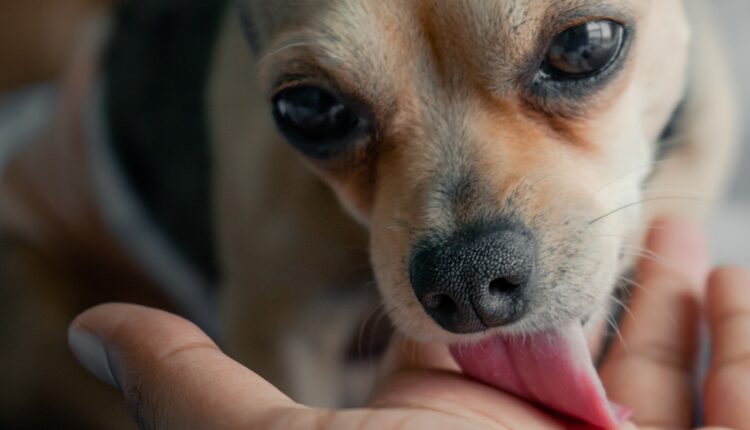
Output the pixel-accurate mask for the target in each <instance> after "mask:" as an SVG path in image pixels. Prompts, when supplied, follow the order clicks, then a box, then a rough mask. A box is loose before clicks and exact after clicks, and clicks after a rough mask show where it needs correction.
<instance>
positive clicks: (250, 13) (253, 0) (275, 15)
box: [237, 0, 290, 54]
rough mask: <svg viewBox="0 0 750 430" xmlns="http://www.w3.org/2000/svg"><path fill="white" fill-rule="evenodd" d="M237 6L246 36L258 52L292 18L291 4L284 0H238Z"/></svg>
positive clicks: (252, 47) (253, 48)
mask: <svg viewBox="0 0 750 430" xmlns="http://www.w3.org/2000/svg"><path fill="white" fill-rule="evenodd" d="M237 7H238V9H239V16H240V21H241V23H242V29H243V31H244V33H245V38H246V39H247V41H248V44H249V45H250V47H251V49H252V50H253V51H254V52H255V53H256V54H257V53H259V52H260V51H262V50H263V49H264V47H266V46H267V44H268V43H269V41H270V39H271V37H272V35H273V33H274V32H275V31H277V30H278V29H279V27H281V25H282V24H283V23H284V22H287V21H288V20H289V19H290V16H289V15H290V12H289V4H288V2H287V1H284V0H238V1H237Z"/></svg>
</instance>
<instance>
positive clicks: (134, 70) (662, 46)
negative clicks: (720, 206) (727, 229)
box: [0, 0, 735, 428]
mask: <svg viewBox="0 0 750 430" xmlns="http://www.w3.org/2000/svg"><path fill="white" fill-rule="evenodd" d="M161 3H165V4H167V6H164V7H163V10H162V11H160V13H155V12H154V11H153V10H152V11H150V12H149V13H145V12H144V10H148V9H149V6H143V5H139V6H134V5H133V4H132V3H131V4H127V3H126V4H125V5H123V6H121V7H120V9H121V10H120V11H118V12H117V13H116V14H115V18H114V20H113V22H112V23H111V25H110V30H109V31H107V32H103V35H102V36H100V37H99V38H98V40H99V41H100V42H99V43H98V44H93V45H94V46H89V47H88V48H86V49H83V50H82V52H83V53H82V54H81V55H79V56H80V57H81V58H80V60H78V61H77V62H75V64H74V66H72V67H71V70H73V71H72V72H71V74H70V76H71V77H70V78H69V79H68V80H67V81H66V84H65V86H66V87H72V88H74V89H75V90H74V91H68V93H67V95H65V94H64V95H63V99H64V100H65V101H64V103H63V105H64V107H65V109H64V112H67V113H66V114H65V116H63V117H62V118H61V120H60V121H58V124H57V126H58V127H62V128H63V129H64V130H67V131H64V132H63V133H62V134H63V135H65V136H66V137H63V138H61V137H59V136H58V137H57V138H55V139H52V138H49V139H46V140H45V139H42V141H41V142H38V143H36V144H34V145H31V146H30V148H29V149H28V150H25V151H22V152H19V155H18V156H17V157H16V160H14V161H13V162H12V163H11V164H10V165H9V167H8V169H7V171H6V172H5V173H4V182H3V184H4V188H3V190H4V193H3V197H2V198H3V199H4V201H5V202H6V203H7V204H6V205H5V206H4V207H5V208H8V209H4V210H3V211H4V215H3V218H2V219H3V226H4V230H3V231H4V232H5V233H6V234H5V237H7V238H9V239H6V240H5V242H4V248H3V249H4V252H3V258H4V262H8V261H16V260H12V259H13V258H16V257H18V255H21V257H19V258H21V260H20V261H21V262H24V263H23V264H21V263H18V264H4V265H3V272H2V273H3V274H4V276H5V278H6V279H9V281H7V282H6V285H4V286H3V289H4V290H9V291H15V290H16V289H25V290H26V291H27V292H26V293H24V294H22V295H21V294H19V293H13V294H16V295H13V294H10V295H11V296H13V297H16V296H17V299H16V300H10V301H9V302H8V303H11V304H12V305H15V306H17V307H19V308H23V309H27V311H24V312H18V315H17V318H19V320H20V321H22V320H24V319H26V322H27V323H28V324H32V325H33V324H37V325H38V324H39V323H38V322H32V321H30V320H29V318H30V315H38V314H35V313H34V312H48V311H47V310H46V309H60V307H61V306H62V305H61V304H60V303H64V307H65V309H66V311H64V312H62V311H61V312H60V313H59V315H58V314H55V315H49V316H48V314H45V315H44V316H43V318H42V319H44V320H45V321H47V320H49V323H48V324H47V325H48V326H49V329H48V330H44V333H42V334H43V336H39V337H37V338H35V340H34V342H33V343H34V345H33V346H28V347H25V346H24V347H19V346H18V345H21V344H23V345H26V344H29V342H30V341H28V340H26V341H24V342H21V341H19V340H18V339H17V338H16V337H14V336H10V335H9V336H6V337H4V338H3V339H5V338H7V339H8V340H7V341H5V345H4V346H5V347H8V348H11V347H14V348H17V350H19V351H25V352H27V353H29V354H31V353H37V354H38V353H39V351H41V350H44V348H45V347H46V346H48V345H53V346H55V347H57V348H58V349H54V348H52V347H49V348H48V349H49V350H54V351H56V353H59V355H60V356H63V355H64V354H65V352H64V350H62V348H63V347H64V342H62V341H61V340H60V339H55V340H50V338H51V337H52V334H55V333H56V334H60V333H61V331H60V330H57V329H56V327H62V328H63V329H62V330H63V331H62V333H64V327H65V324H66V323H67V321H68V318H72V316H73V315H75V312H76V311H78V310H80V309H81V308H82V307H83V306H84V305H88V304H91V303H96V302H98V301H101V300H109V299H111V298H112V297H115V298H122V297H126V298H128V299H131V300H136V301H139V302H141V303H148V304H153V303H156V304H158V305H161V306H164V307H167V308H169V309H173V310H175V311H179V312H182V313H183V314H184V315H186V316H188V317H190V318H192V319H193V320H195V321H196V322H198V323H199V324H201V325H202V326H203V327H205V328H206V329H207V330H209V331H210V332H211V333H212V334H214V335H216V336H217V337H220V338H221V339H222V341H223V344H224V345H225V346H226V348H227V350H228V351H229V352H230V353H231V354H232V355H234V356H236V357H238V358H239V359H240V360H241V361H242V362H243V363H245V364H247V365H248V366H249V367H250V368H252V369H253V370H255V371H257V372H259V373H260V374H261V375H263V376H264V377H266V378H268V379H269V380H270V381H271V382H273V383H275V384H277V385H279V386H280V387H281V388H282V389H284V390H285V391H287V392H288V393H290V394H291V395H292V396H293V397H294V398H295V399H297V400H300V401H306V402H311V403H314V404H327V405H332V404H340V403H341V402H342V395H343V396H347V397H349V398H351V391H356V390H355V388H356V387H352V386H349V387H348V393H345V394H342V387H346V386H347V383H349V385H353V382H352V381H353V378H352V377H351V374H350V373H347V372H348V370H347V369H348V367H347V366H346V359H345V357H346V355H347V351H349V350H350V348H351V339H352V338H354V339H355V340H356V338H357V336H358V333H359V331H360V328H361V325H362V322H363V320H365V319H368V318H367V317H368V315H369V313H372V312H378V311H379V310H380V309H381V308H380V307H379V306H380V304H381V303H382V310H383V312H384V313H387V315H388V316H389V317H390V320H391V321H392V322H393V325H394V327H395V329H396V330H397V331H399V332H401V333H402V334H404V335H406V336H409V337H412V338H415V339H418V340H422V341H429V342H438V343H445V344H450V345H456V344H461V345H471V344H474V343H476V342H482V341H484V340H486V339H488V338H492V337H494V336H515V335H533V334H534V333H540V332H549V331H550V330H557V331H556V333H557V334H559V336H561V337H563V338H565V337H570V336H586V338H587V339H588V341H589V343H592V344H596V343H597V342H596V340H597V338H599V337H601V336H602V334H601V333H602V330H601V328H602V326H603V324H604V323H605V322H606V321H607V320H608V318H610V313H611V312H614V311H613V309H614V307H613V306H612V303H613V299H612V298H613V296H614V294H616V293H617V290H618V287H619V286H621V285H622V284H623V283H627V282H628V273H629V271H630V270H631V269H632V267H633V264H634V261H635V259H636V258H637V257H638V255H639V252H640V248H639V246H640V244H641V241H642V238H643V236H644V232H645V231H646V229H647V226H648V225H649V223H650V221H651V220H653V219H654V218H656V217H659V216H663V215H666V214H669V213H680V214H682V215H689V216H693V217H696V218H701V217H703V216H704V215H705V212H706V209H707V207H706V206H707V205H706V204H704V203H700V202H697V200H700V201H703V200H712V199H715V198H716V197H717V196H718V195H719V194H720V192H721V191H720V190H721V186H722V183H723V181H724V178H725V177H726V173H727V170H728V166H729V164H730V160H731V154H732V147H733V144H734V141H735V132H734V130H735V129H734V122H733V119H734V118H733V112H734V111H733V102H732V97H731V89H730V85H729V84H728V82H729V79H728V76H727V71H726V69H725V66H724V60H723V58H722V55H721V50H720V49H719V48H720V44H718V43H717V42H716V40H715V38H714V32H713V31H712V29H711V26H710V23H709V22H708V20H707V19H706V18H705V10H703V5H702V2H700V1H698V0H659V1H649V0H607V1H593V0H559V1H557V0H556V1H551V0H461V1H439V0H408V1H403V0H392V1H391V0H388V1H383V0H377V1H375V0H325V1H322V0H303V1H288V0H274V1H269V0H241V1H239V2H238V4H232V5H228V6H226V7H225V5H224V4H223V3H222V2H206V3H212V4H211V5H207V4H206V5H202V6H198V4H200V2H198V3H196V4H191V5H190V6H187V5H178V6H175V5H171V4H169V2H161ZM151 7H152V8H153V7H154V6H151ZM191 8H192V9H193V10H192V12H191V10H190V9H191ZM139 20H140V21H139ZM143 22H146V23H147V24H143ZM149 31H150V32H149ZM89 45H91V44H89ZM187 45H189V46H187ZM178 46H179V47H178ZM71 112H72V113H71ZM61 124H62V125H61ZM65 124H68V125H70V124H73V125H70V126H69V127H67V128H65V127H64V125H65ZM51 140H53V141H55V142H57V143H56V144H50V143H49V141H51ZM61 141H62V142H61ZM49 147H53V148H54V151H52V153H54V154H57V156H51V155H45V154H49V153H50V151H49V150H47V151H46V152H45V150H44V148H49ZM61 154H63V155H62V156H61ZM45 157H46V158H45ZM53 159H54V160H60V161H59V162H60V163H63V164H65V166H67V167H54V168H47V169H45V168H42V167H40V166H48V167H49V166H52V165H54V164H55V163H54V162H53V161H50V160H53ZM34 160H47V163H46V164H45V163H42V162H36V161H34ZM207 160H208V161H207ZM81 166H84V167H81ZM102 166H109V167H106V168H105V167H102ZM66 172H67V173H66ZM113 172H114V173H113ZM68 174H69V175H70V176H68ZM50 175H57V176H60V178H59V179H53V180H52V183H50V182H49V181H48V182H44V181H45V179H44V178H49V177H50ZM62 177H66V178H68V181H67V182H57V181H63V178H62ZM123 182H130V183H131V185H127V184H125V185H123ZM44 184H48V185H44ZM123 190H124V191H123ZM123 195H124V197H123ZM29 196H33V198H31V197H29ZM113 196H114V197H113ZM118 196H119V197H118ZM113 200H114V201H113ZM123 208H126V209H127V208H131V209H132V208H137V209H139V210H125V209H123ZM123 213H127V214H129V216H123V215H122V214H123ZM82 214H83V215H82ZM29 219H33V220H35V221H34V222H31V221H29ZM10 238H12V240H11V239H10ZM73 246H75V252H74V251H72V250H71V249H72V247H73ZM19 248H20V249H23V252H20V254H19V251H18V249H19ZM71 255H75V257H71ZM94 266H95V267H96V270H92V269H91V268H92V267H94ZM41 267H43V268H45V269H44V271H43V270H42V269H40V268H41ZM49 267H52V269H49ZM22 269H23V270H22ZM92 272H94V274H93V275H92V274H91V273H92ZM60 273H64V274H65V277H62V276H60V275H59V274H60ZM71 274H72V275H71ZM63 279H64V280H63ZM102 280H106V281H107V283H108V284H112V285H116V286H117V287H112V288H111V290H113V291H117V293H116V294H115V293H107V292H102V289H103V288H104V287H103V286H102V285H101V281H102ZM373 280H374V281H375V285H377V290H378V291H379V295H376V294H374V293H373V291H372V289H371V288H370V285H371V283H372V281H373ZM11 284H12V285H15V287H12V288H10V289H9V287H8V286H7V285H11ZM72 284H75V285H72ZM133 284H137V285H138V287H137V288H135V287H131V286H132V285H133ZM213 285H220V286H221V288H220V289H218V290H214V289H213V288H212V287H211V286H213ZM107 288H109V287H107ZM136 290H137V291H136ZM92 291H94V292H95V293H92ZM71 297H73V298H71ZM214 298H218V299H217V300H216V302H217V303H213V301H214ZM36 303H46V305H45V306H42V305H39V304H36ZM7 306H9V309H10V306H11V305H7ZM217 309H220V310H221V312H220V314H221V318H220V319H219V318H218V317H217V314H219V312H218V311H217ZM48 313H49V312H48ZM4 315H5V314H4ZM219 321H220V322H219ZM15 326H17V327H24V324H16V325H15ZM559 327H575V328H573V329H565V330H562V329H559ZM6 330H9V329H6ZM23 330H25V333H27V334H28V333H30V332H33V330H31V329H29V328H25V329H23ZM8 333H10V331H8ZM18 348H20V349H18ZM592 353H593V354H597V351H592ZM16 358H17V359H18V356H17V357H16ZM66 360H67V359H65V360H60V363H63V362H64V363H66V364H65V365H66V366H67V365H70V366H72V362H71V363H69V362H68V361H66ZM60 366H63V364H60ZM7 369H8V368H6V367H3V368H2V370H0V372H7V371H8V370H7ZM20 374H23V375H25V378H27V379H24V380H19V383H21V384H24V383H29V382H27V381H31V380H34V381H39V382H38V384H36V385H34V386H35V387H45V386H49V384H51V383H53V382H54V381H55V377H57V376H54V377H53V375H49V374H46V373H44V374H42V373H40V372H38V371H36V372H35V371H33V370H28V369H27V371H25V372H22V373H20ZM82 378H83V377H81V379H82ZM4 380H5V379H4ZM67 382H68V383H70V384H77V382H75V381H73V380H71V381H67ZM45 384H47V385H45ZM89 388H91V390H94V388H93V387H87V389H89ZM25 391H26V390H24V392H25ZM344 391H347V390H344ZM27 394H28V395H29V396H30V397H29V398H31V396H32V393H31V392H29V393H27ZM33 394H34V395H36V396H37V397H39V392H38V391H35V392H34V393H33ZM11 397H13V396H11V395H10V394H9V399H8V400H5V399H3V401H2V403H3V408H4V411H5V412H4V413H8V412H7V411H8V410H9V408H8V405H11V404H13V405H17V404H18V400H17V398H16V397H14V400H13V401H11V399H10V398H11ZM73 403H74V402H70V401H67V402H66V403H65V405H67V406H68V407H70V408H73V409H71V410H82V409H84V406H83V405H81V404H73ZM14 410H17V409H14ZM92 422H102V421H90V422H89V424H90V423H92ZM108 427H109V428H112V426H111V425H108ZM79 428H83V427H79Z"/></svg>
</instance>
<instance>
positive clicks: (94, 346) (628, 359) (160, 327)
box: [70, 220, 750, 430]
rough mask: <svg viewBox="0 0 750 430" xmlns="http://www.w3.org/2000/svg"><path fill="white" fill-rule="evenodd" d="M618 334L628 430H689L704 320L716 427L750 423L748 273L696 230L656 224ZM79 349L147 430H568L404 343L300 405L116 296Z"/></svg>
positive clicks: (95, 317) (77, 330)
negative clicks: (328, 401) (348, 392)
mask: <svg viewBox="0 0 750 430" xmlns="http://www.w3.org/2000/svg"><path fill="white" fill-rule="evenodd" d="M647 246H648V249H649V251H650V252H649V255H660V256H661V257H659V258H653V257H652V258H645V259H644V260H643V261H642V262H641V263H640V266H639V268H638V280H639V284H640V285H641V286H642V288H637V289H636V290H635V291H634V296H633V300H632V302H631V305H630V312H628V313H626V316H625V318H624V321H623V323H622V325H621V328H620V330H621V332H622V333H621V335H622V337H621V339H620V340H619V342H618V343H617V344H616V345H615V346H614V348H613V349H612V351H611V352H610V353H609V354H608V356H607V357H606V359H605V362H604V364H603V366H602V367H601V371H600V374H601V377H602V380H603V382H604V385H605V387H606V389H607V392H608V394H609V397H610V398H611V400H613V401H615V402H617V403H619V404H622V405H627V406H628V407H630V408H631V409H632V410H633V417H632V421H631V422H628V423H625V424H624V425H623V426H622V428H623V429H646V428H648V429H686V428H689V427H690V423H691V421H692V417H693V410H692V406H693V400H694V395H693V387H694V382H693V381H694V374H695V364H696V363H695V361H696V360H695V355H696V354H695V351H696V350H697V345H698V338H699V327H700V322H701V321H702V320H704V319H705V321H707V323H708V326H709V329H710V330H709V331H710V335H711V339H712V343H713V344H712V346H713V353H714V355H713V358H712V362H711V367H710V370H709V373H708V377H707V379H706V382H705V384H704V386H703V395H704V402H705V403H704V415H705V419H706V424H707V425H708V426H713V427H712V428H718V427H725V428H736V429H743V428H750V427H748V425H749V424H748V423H750V272H747V271H745V270H742V269H739V268H721V269H713V270H711V269H710V265H709V263H708V261H709V260H708V256H707V251H706V244H705V239H704V238H703V235H702V232H701V230H700V229H699V228H698V227H695V226H693V225H692V224H690V223H687V222H684V221H680V220H663V221H661V222H659V223H657V224H656V225H654V227H653V228H652V233H651V234H650V237H649V240H648V245H647ZM70 344H71V347H72V349H73V351H74V353H75V354H76V356H77V357H79V360H81V362H82V364H83V365H84V366H85V367H87V368H88V369H89V370H91V371H92V373H94V374H95V375H97V376H99V377H100V378H102V379H104V380H105V381H107V382H109V383H111V384H113V385H115V386H117V387H119V388H120V389H121V390H122V392H123V393H124V396H125V400H126V401H127V403H128V405H129V406H130V408H131V411H132V413H133V416H134V417H135V419H136V421H137V422H138V424H139V426H140V427H141V428H143V429H167V430H168V429H186V428H190V429H219V430H220V429H237V428H248V429H255V428H258V429H297V428H299V429H310V428H314V429H327V430H328V429H331V430H333V429H342V430H343V429H347V430H349V429H378V430H382V429H385V430H388V429H394V430H395V429H407V428H415V429H421V428H429V429H431V430H440V429H508V430H510V429H514V430H515V429H518V430H521V429H523V430H527V429H528V430H533V429H545V430H546V429H565V428H570V427H569V426H570V423H567V424H566V423H565V422H563V421H561V420H560V419H559V418H556V417H553V416H551V415H549V414H547V413H546V412H544V411H542V410H540V409H538V408H536V407H534V406H533V405H530V404H528V403H526V402H524V401H522V400H520V399H517V398H515V397H513V396H511V395H508V394H506V393H503V392H500V391H498V390H495V389H493V388H491V387H488V386H486V385H483V384H481V383H478V382H475V381H472V380H469V379H466V378H464V377H463V376H461V375H460V374H459V373H458V372H457V368H456V365H455V363H454V362H453V360H452V359H451V358H450V354H449V352H448V350H447V348H445V347H444V346H440V345H426V344H418V343H414V342H411V341H409V340H406V339H402V338H397V339H395V340H394V341H393V343H392V345H391V349H390V351H389V354H388V357H387V359H386V362H385V369H384V374H383V377H382V378H380V381H382V383H381V384H380V385H379V387H378V388H377V389H376V390H375V391H374V392H373V395H372V398H371V400H370V402H369V403H368V405H367V406H366V407H363V408H360V409H349V410H321V409H313V408H309V407H306V406H304V405H300V404H297V403H295V402H293V401H292V400H291V399H289V398H288V397H287V396H285V395H284V394H283V393H281V392H280V391H279V390H277V389H276V388H275V387H274V386H272V385H271V384H269V383H268V382H266V381H264V380H263V379H262V378H261V377H259V376H258V375H257V374H255V373H253V372H252V371H251V370H249V369H247V368H245V367H243V366H241V365H240V364H238V363H237V362H235V361H233V360H232V359H231V358H229V357H227V356H226V355H224V354H223V353H222V352H221V350H220V349H219V348H218V347H217V346H216V344H214V342H213V341H211V340H210V339H209V338H208V337H207V336H206V335H205V334H204V333H202V332H201V331H200V330H199V329H198V328H197V327H196V326H194V325H193V324H191V323H190V322H187V321H185V320H183V319H181V318H179V317H176V316H174V315H170V314H168V313H165V312H162V311H158V310H153V309H147V308H143V307H138V306H133V305H123V304H109V305H103V306H99V307H96V308H93V309H91V310H89V311H87V312H85V313H83V314H82V315H80V316H79V317H78V318H77V319H76V320H75V321H74V322H73V323H72V325H71V328H70Z"/></svg>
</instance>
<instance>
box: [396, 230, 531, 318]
mask: <svg viewBox="0 0 750 430" xmlns="http://www.w3.org/2000/svg"><path fill="white" fill-rule="evenodd" d="M535 254H536V246H535V242H534V240H533V238H532V237H531V235H530V234H529V233H527V232H526V231H524V230H523V229H521V228H508V227H505V228H493V229H471V230H468V231H464V232H461V233H458V234H455V235H453V236H452V237H451V238H449V239H448V240H446V241H441V242H440V241H439V242H438V244H434V243H433V244H429V245H423V246H419V247H417V249H416V250H415V252H414V254H413V255H412V259H411V269H410V271H411V283H412V288H413V289H414V292H415V293H416V296H417V298H418V299H419V301H420V303H421V304H422V306H423V307H424V309H425V311H427V314H428V315H430V317H431V318H432V319H433V320H435V322H437V323H438V324H439V325H440V326H441V327H443V328H444V329H446V330H448V331H451V332H453V333H474V332H480V331H484V330H487V329H488V328H490V327H499V326H502V325H507V324H510V323H512V322H515V321H518V320H519V319H520V318H521V317H522V316H523V315H524V313H525V312H526V307H527V304H528V299H527V293H528V291H527V290H528V288H527V287H528V284H529V281H530V279H531V275H532V271H533V268H534V255H535Z"/></svg>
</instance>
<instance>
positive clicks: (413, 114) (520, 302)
mask: <svg viewBox="0 0 750 430" xmlns="http://www.w3.org/2000/svg"><path fill="white" fill-rule="evenodd" d="M683 8H684V6H683V2H682V1H680V0H659V1H650V0H607V1H599V0H597V1H594V0H555V1H551V0H461V1H438V0H406V1H405V0H392V1H390V0H386V1H384V0H295V1H291V0H286V1H284V0H282V1H279V0H273V1H271V0H266V1H263V0H247V1H245V2H244V3H243V4H242V5H241V9H242V16H243V19H244V21H245V28H246V30H247V31H246V33H247V36H248V39H249V42H250V44H251V45H252V46H253V48H254V49H255V50H256V51H257V52H258V55H259V57H260V58H261V60H260V63H259V66H258V67H259V68H258V70H259V74H260V76H261V81H262V84H263V86H264V88H265V90H266V91H267V94H268V100H269V109H272V110H273V114H274V117H275V119H276V122H277V125H278V128H279V131H280V133H281V134H282V135H283V136H284V137H285V138H286V140H287V141H288V142H289V144H290V145H292V146H293V147H294V148H296V149H297V150H298V151H299V152H300V153H301V154H302V155H303V156H304V157H306V158H307V159H308V160H309V163H310V165H311V166H312V167H313V168H314V169H315V170H316V171H317V172H318V173H319V174H320V176H321V177H322V178H324V179H325V181H327V182H328V183H329V184H330V185H331V187H332V188H333V189H334V190H335V191H336V193H337V194H338V196H339V197H340V199H341V201H342V202H343V204H344V206H345V207H346V208H348V209H349V211H350V212H351V213H352V214H353V215H354V216H355V217H356V218H357V219H359V220H360V221H361V222H363V223H364V224H366V225H367V226H368V227H369V229H370V231H371V240H372V250H371V251H372V259H373V262H374V269H375V273H376V276H377V280H378V284H379V287H380V289H381V291H382V294H383V298H384V301H385V303H386V306H387V308H388V310H389V312H390V314H391V316H392V317H393V320H394V321H395V323H396V324H397V326H398V327H399V329H400V330H401V331H403V332H404V333H406V334H408V335H411V336H414V337H417V338H421V339H430V340H439V341H446V342H455V341H459V340H465V339H467V338H475V337H477V333H480V336H481V334H482V333H486V332H488V331H490V330H494V331H504V332H530V331H536V330H543V329H546V328H549V327H551V326H555V325H558V324H563V323H569V322H571V321H578V320H581V321H586V320H589V319H591V318H592V317H595V316H596V315H600V314H602V313H603V312H606V309H604V308H605V303H606V302H607V298H608V296H609V295H610V294H611V293H612V290H613V287H614V285H615V284H616V282H617V279H618V276H619V275H621V273H622V271H623V270H624V269H625V268H626V267H627V266H628V265H629V264H630V263H631V262H630V260H629V258H627V257H626V256H627V255H628V254H629V253H628V252H626V251H625V242H626V241H627V240H628V238H629V237H630V236H632V234H633V232H634V231H637V230H638V229H639V227H640V226H639V224H640V218H639V215H638V206H637V205H636V203H637V202H639V201H640V200H641V199H642V198H643V197H642V192H643V191H642V190H643V183H644V181H645V180H646V178H647V177H648V175H649V173H650V172H651V171H652V162H653V159H654V154H655V153H656V151H657V148H656V145H657V142H658V138H659V135H660V133H661V132H662V131H663V129H664V127H665V125H666V124H667V122H668V120H669V118H670V116H671V114H672V112H673V110H674V109H675V106H676V105H677V104H678V103H679V101H680V99H681V97H682V94H683V92H684V87H685V79H686V78H685V74H686V73H685V69H686V62H687V50H688V29H687V23H686V18H685V13H684V10H683Z"/></svg>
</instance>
